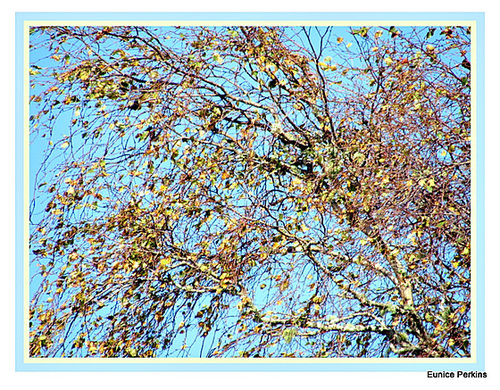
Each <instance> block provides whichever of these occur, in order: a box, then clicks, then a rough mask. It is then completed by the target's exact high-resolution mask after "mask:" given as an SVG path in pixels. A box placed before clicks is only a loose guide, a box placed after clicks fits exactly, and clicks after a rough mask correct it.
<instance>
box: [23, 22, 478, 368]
mask: <svg viewBox="0 0 500 390" xmlns="http://www.w3.org/2000/svg"><path fill="white" fill-rule="evenodd" d="M469 61H470V28H469V27H461V26H442V27H439V26H435V27H401V28H400V27H394V26H393V27H390V26H381V27H352V28H340V27H335V28H334V27H314V26H312V27H273V26H229V27H186V26H183V27H138V26H109V27H102V26H98V27H89V26H82V27H65V26H51V27H43V26H42V27H37V28H32V30H31V31H30V83H31V91H32V93H31V96H30V115H31V116H30V137H31V147H32V151H33V153H34V151H37V153H39V155H40V157H39V160H40V163H39V164H38V162H37V164H36V166H33V167H32V170H33V172H34V180H33V190H32V192H33V193H32V195H33V196H32V200H31V204H30V259H31V265H30V270H31V285H30V299H31V303H30V355H31V356H39V357H213V358H222V357H247V358H255V357H261V358H262V357H290V358H293V357H468V356H470V342H471V340H470V338H471V332H470V322H471V311H470V296H471V290H470V288H471V286H470V279H471V275H470V270H471V247H470V242H471V173H470V164H471V129H470V123H471V105H470V97H471V94H470V81H471V78H470V74H471V73H470V72H471V71H470V62H469Z"/></svg>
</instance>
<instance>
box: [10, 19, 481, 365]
mask: <svg viewBox="0 0 500 390" xmlns="http://www.w3.org/2000/svg"><path fill="white" fill-rule="evenodd" d="M484 19H485V15H484V13H456V12H455V13H454V12H451V13H434V12H433V13H408V12H405V13H296V12H284V13H255V12H251V13H177V12H173V13H151V12H147V13H89V12H85V13H45V12H43V13H16V29H15V38H16V52H15V61H16V73H15V78H16V90H15V102H16V110H15V116H16V127H15V142H16V144H15V170H16V174H15V192H16V203H15V216H16V225H15V256H16V259H15V261H16V263H15V271H16V280H15V282H16V285H15V303H16V313H15V321H16V334H15V341H16V349H15V367H16V371H96V372H97V371H260V372H268V371H366V372H372V371H387V372H398V371H403V372H410V371H427V370H432V371H442V370H446V371H456V370H462V371H484V367H485V348H484V346H485V337H484V332H485V289H484V285H485V242H484V237H485V208H484V203H485V202H484V201H485V192H484V189H485V158H484V154H485V108H484V107H485V92H484V91H485V76H484V75H485V73H484V70H485V68H484V59H485V26H484ZM30 20H33V21H68V22H69V23H70V22H77V21H95V22H99V21H116V22H118V21H127V22H131V23H133V22H134V21H137V22H138V21H151V22H155V21H165V20H169V21H179V22H182V21H195V22H200V23H201V22H204V21H221V22H224V21H235V20H237V21H262V22H263V24H264V23H265V22H266V21H291V22H292V21H295V22H296V21H304V22H305V21H309V22H310V21H318V22H321V21H329V20H330V21H352V22H353V23H352V24H353V25H355V24H356V22H357V21H359V24H360V25H361V24H362V22H367V21H380V20H383V21H394V24H395V25H397V22H408V21H415V22H419V21H429V22H432V21H439V22H442V21H448V20H449V21H453V20H460V21H471V22H475V23H476V27H477V46H476V48H477V50H476V62H475V63H476V67H477V73H476V75H477V78H476V109H477V110H476V150H475V152H476V216H477V219H476V241H475V242H476V259H477V261H476V273H477V277H476V287H477V291H476V298H477V299H476V313H475V315H476V319H477V320H476V335H477V338H476V345H477V347H476V362H472V363H468V362H466V363H463V362H460V360H459V359H454V360H453V361H452V362H451V361H450V360H447V361H446V362H442V361H440V359H435V360H432V361H431V362H430V363H428V361H427V362H426V363H419V362H418V360H413V359H412V360H411V363H406V362H404V360H403V359H401V362H399V361H398V362H397V363H392V362H390V363H389V362H388V363H384V359H379V360H377V361H376V362H375V363H373V360H372V361H370V362H367V363H337V362H336V363H317V364H316V363H304V361H302V363H301V362H300V360H301V359H296V360H297V362H295V360H294V361H293V362H291V363H272V362H271V363H269V362H265V363H232V362H226V361H227V360H226V361H222V362H221V361H220V360H218V359H217V360H214V361H213V363H212V362H209V363H196V362H194V363H193V362H188V361H186V363H150V362H148V363H143V361H141V362H137V363H135V362H133V361H131V360H130V359H124V360H126V361H127V362H126V363H125V362H123V363H122V362H117V361H115V360H113V362H111V363H106V362H104V361H105V360H104V359H95V360H94V361H93V362H92V360H91V358H89V359H88V360H89V362H88V363H87V362H84V363H81V362H78V363H74V362H71V363H69V362H68V363H66V362H64V363H61V362H59V361H57V362H50V361H51V359H41V360H43V361H44V363H38V362H37V363H32V362H25V361H24V348H25V345H24V342H25V335H24V333H23V330H24V309H23V304H24V302H23V299H24V298H23V293H24V288H25V286H24V276H25V275H24V271H25V268H24V252H25V248H24V239H25V237H24V234H25V232H24V218H25V217H26V216H25V215H24V213H25V206H24V199H25V191H28V189H27V188H24V184H25V181H24V169H25V166H24V164H25V154H24V153H25V150H24V145H25V139H24V128H23V126H24V117H23V115H24V109H25V106H24V104H25V102H24V100H23V99H24V95H23V94H24V88H25V86H24V75H23V69H24V62H23V61H24V50H25V48H24V46H23V45H24V37H23V25H24V22H27V21H30ZM186 360H188V359H186ZM45 361H46V362H45ZM68 361H71V360H70V359H68ZM101 361H102V363H101ZM326 361H327V360H326V359H325V362H326Z"/></svg>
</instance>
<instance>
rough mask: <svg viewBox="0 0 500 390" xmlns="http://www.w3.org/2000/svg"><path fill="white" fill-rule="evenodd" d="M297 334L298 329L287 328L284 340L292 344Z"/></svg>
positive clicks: (283, 334) (283, 335)
mask: <svg viewBox="0 0 500 390" xmlns="http://www.w3.org/2000/svg"><path fill="white" fill-rule="evenodd" d="M297 333H298V330H297V328H286V329H285V330H283V333H282V337H283V340H285V343H287V344H290V343H291V342H292V340H293V339H294V338H295V336H296V335H297Z"/></svg>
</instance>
